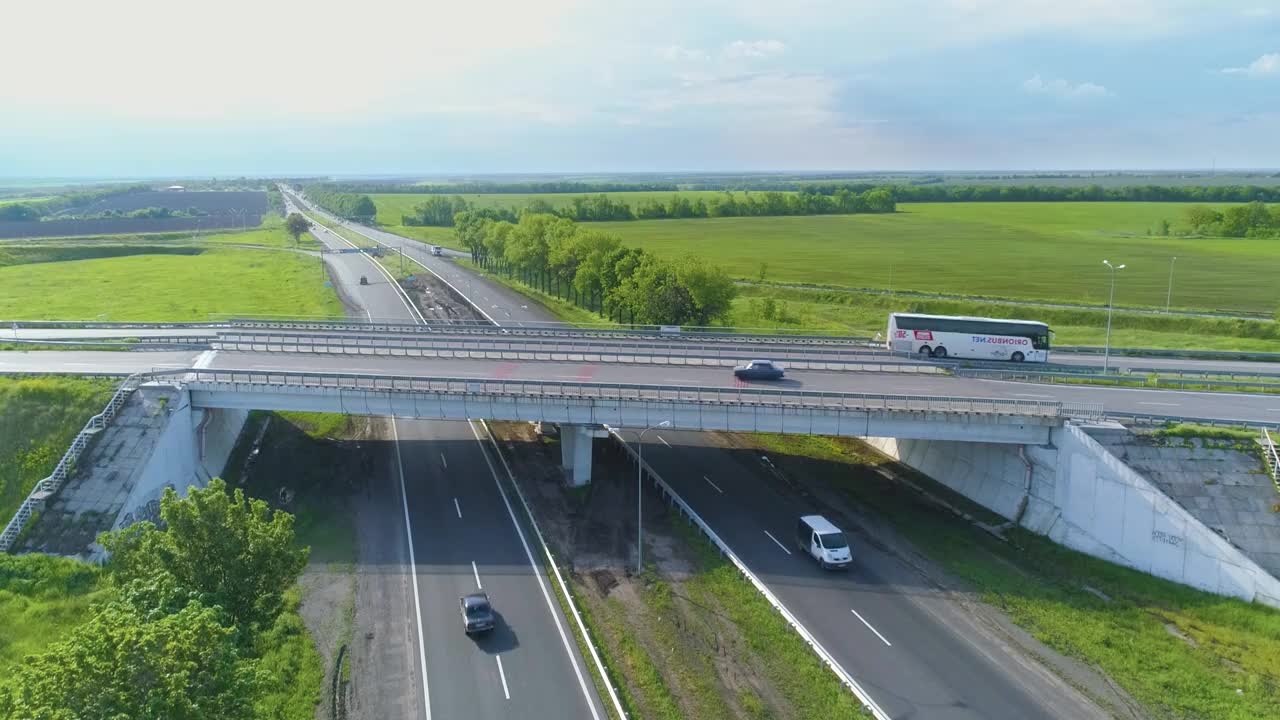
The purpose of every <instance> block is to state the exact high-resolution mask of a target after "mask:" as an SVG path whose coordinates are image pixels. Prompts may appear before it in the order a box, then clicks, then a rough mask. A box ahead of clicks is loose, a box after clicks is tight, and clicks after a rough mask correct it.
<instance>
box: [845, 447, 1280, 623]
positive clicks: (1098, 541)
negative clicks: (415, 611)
mask: <svg viewBox="0 0 1280 720" xmlns="http://www.w3.org/2000/svg"><path fill="white" fill-rule="evenodd" d="M869 442H871V444H872V445H873V446H875V447H876V448H878V449H880V450H881V451H882V452H884V453H885V454H887V455H889V456H891V457H894V458H897V459H898V460H900V461H902V462H903V463H904V464H906V465H909V466H911V467H913V468H915V469H917V470H920V471H921V472H923V473H925V474H926V475H929V476H930V477H932V478H934V479H935V480H937V481H939V482H941V483H943V484H944V485H946V486H948V487H950V488H952V489H954V490H956V491H957V492H960V493H962V494H964V495H965V496H966V497H969V498H971V499H972V500H974V501H975V502H978V503H979V504H981V505H983V506H984V507H987V508H988V509H990V510H992V511H994V512H996V513H999V514H1000V515H1002V516H1004V517H1006V518H1010V519H1012V518H1015V517H1017V516H1018V508H1019V506H1020V505H1021V504H1022V503H1023V498H1024V497H1025V498H1026V510H1025V512H1024V513H1023V515H1022V518H1021V523H1020V524H1021V525H1022V526H1023V527H1026V528H1027V529H1029V530H1031V531H1033V532H1036V533H1038V534H1041V535H1047V536H1048V537H1049V538H1050V539H1052V540H1054V541H1055V542H1057V543H1059V544H1061V545H1064V546H1066V547H1069V548H1072V549H1074V550H1078V551H1080V552H1083V553H1086V554H1089V555H1092V556H1094V557H1098V558H1102V559H1104V560H1108V561H1110V562H1114V563H1117V564H1119V565H1124V566H1126V567H1131V568H1134V569H1136V570H1141V571H1143V572H1147V573H1150V574H1152V575H1155V576H1157V577H1162V578H1165V579H1168V580H1173V581H1175V582H1179V583H1183V584H1185V585H1190V586H1192V587H1196V588H1199V589H1202V590H1207V591H1209V592H1214V593H1218V594H1221V595H1229V596H1233V597H1238V598H1242V599H1244V600H1257V601H1258V602H1261V603H1264V604H1267V605H1271V606H1274V607H1280V580H1277V579H1276V578H1274V577H1272V576H1271V575H1270V574H1268V573H1267V572H1266V571H1265V570H1263V569H1262V568H1261V567H1259V566H1258V565H1257V564H1256V563H1255V562H1253V561H1252V560H1250V559H1249V558H1248V557H1246V556H1245V555H1244V553H1242V552H1241V551H1240V550H1238V549H1237V548H1235V547H1233V546H1232V545H1231V544H1230V543H1228V542H1227V541H1226V540H1224V539H1223V538H1221V537H1220V536H1218V534H1217V533H1215V532H1213V531H1212V530H1210V529H1209V528H1208V527H1206V526H1205V525H1204V524H1203V523H1201V522H1200V521H1199V520H1197V519H1196V518H1194V517H1192V515H1191V514H1190V513H1188V512H1187V511H1186V510H1185V509H1184V508H1182V507H1181V506H1180V505H1178V504H1177V503H1175V502H1174V501H1173V500H1171V499H1169V498H1168V497H1167V496H1165V495H1164V493H1162V492H1161V491H1160V490H1159V488H1157V487H1156V486H1154V485H1153V484H1151V483H1150V482H1148V481H1147V479H1146V478H1144V477H1142V476H1141V475H1139V474H1138V473H1137V472H1135V471H1134V470H1133V469H1132V468H1130V467H1128V466H1126V465H1125V464H1124V463H1123V462H1122V461H1121V460H1120V459H1119V458H1117V457H1116V456H1114V455H1112V454H1111V453H1110V452H1108V451H1107V450H1106V448H1104V447H1103V446H1101V445H1100V444H1098V442H1097V441H1095V440H1094V439H1093V438H1091V437H1089V435H1088V434H1086V433H1085V432H1084V431H1083V430H1082V429H1081V428H1079V427H1077V426H1074V425H1067V426H1065V427H1063V428H1060V429H1055V430H1054V431H1053V433H1052V445H1051V446H1041V447H1028V448H1026V449H1025V456H1026V459H1027V460H1028V461H1030V464H1031V478H1030V480H1031V481H1030V483H1029V484H1028V483H1027V465H1026V464H1025V463H1024V462H1023V460H1022V458H1020V457H1019V455H1018V449H1017V447H1015V446H1008V445H997V444H989V443H964V442H939V441H929V440H895V439H892V438H872V439H869ZM1024 488H1025V489H1026V492H1025V493H1024Z"/></svg>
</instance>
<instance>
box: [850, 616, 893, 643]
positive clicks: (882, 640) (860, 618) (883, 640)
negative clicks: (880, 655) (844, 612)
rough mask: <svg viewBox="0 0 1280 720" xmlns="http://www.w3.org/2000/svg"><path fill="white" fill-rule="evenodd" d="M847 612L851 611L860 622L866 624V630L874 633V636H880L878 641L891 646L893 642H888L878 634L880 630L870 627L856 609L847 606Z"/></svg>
mask: <svg viewBox="0 0 1280 720" xmlns="http://www.w3.org/2000/svg"><path fill="white" fill-rule="evenodd" d="M849 612H851V613H853V614H854V616H855V617H857V618H858V619H859V620H861V621H862V624H863V625H866V626H867V629H868V630H870V631H871V632H873V633H875V634H876V637H878V638H880V642H882V643H884V644H885V645H888V646H889V647H893V643H891V642H889V641H888V640H885V639H884V636H883V635H881V634H880V631H879V630H877V629H875V628H873V627H871V623H869V622H867V619H866V618H864V617H862V616H861V615H859V614H858V611H857V610H854V609H853V608H849Z"/></svg>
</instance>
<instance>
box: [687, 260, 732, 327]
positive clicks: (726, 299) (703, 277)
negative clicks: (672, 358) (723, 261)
mask: <svg viewBox="0 0 1280 720" xmlns="http://www.w3.org/2000/svg"><path fill="white" fill-rule="evenodd" d="M676 277H677V279H678V280H679V282H680V284H681V285H682V286H683V287H684V288H685V290H686V291H687V292H688V294H689V297H690V298H691V299H692V300H693V315H692V317H691V318H690V319H691V320H693V321H694V322H695V324H697V325H709V324H711V321H712V320H717V319H720V318H723V317H725V316H727V315H728V314H729V310H730V309H731V308H732V307H733V299H734V298H735V297H737V295H738V288H737V286H736V285H734V284H733V280H732V279H731V278H730V277H729V275H728V273H726V272H725V271H724V268H722V267H719V266H717V265H708V264H707V263H705V262H702V261H701V260H699V259H698V258H695V257H687V258H685V259H684V262H682V263H681V264H680V265H679V267H678V269H677V272H676Z"/></svg>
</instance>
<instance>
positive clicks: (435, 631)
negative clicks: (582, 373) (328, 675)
mask: <svg viewBox="0 0 1280 720" xmlns="http://www.w3.org/2000/svg"><path fill="white" fill-rule="evenodd" d="M313 234H315V235H316V237H317V238H318V239H319V240H320V241H321V242H322V243H324V244H325V245H326V246H328V247H330V248H331V249H338V248H341V247H350V244H349V243H348V242H347V241H345V240H343V239H342V238H340V237H338V236H337V235H335V234H334V233H332V232H331V231H328V230H325V229H323V228H321V227H317V228H315V229H314V230H313ZM325 261H326V263H327V264H328V265H329V268H330V274H331V276H332V277H333V278H334V279H335V281H336V282H337V283H338V285H339V290H340V291H341V293H342V294H343V296H344V300H345V301H346V302H348V304H349V306H350V305H354V306H355V307H354V308H351V309H353V310H355V314H356V315H357V316H358V314H359V312H360V311H364V312H365V313H366V315H370V314H371V315H372V317H373V318H375V319H387V320H399V321H402V322H413V321H414V320H415V319H417V318H419V317H420V316H419V315H417V313H416V312H415V311H414V310H411V309H410V305H409V303H408V301H407V300H406V299H405V298H404V296H403V295H402V294H401V293H400V291H399V290H398V289H397V288H398V286H397V285H396V284H395V283H394V282H393V281H392V280H391V279H390V278H388V277H386V276H385V275H383V274H382V272H381V270H380V269H379V267H378V266H377V261H376V260H374V259H373V258H370V257H368V256H365V255H363V254H336V253H331V254H328V255H326V256H325ZM361 275H364V276H365V277H366V279H367V281H368V284H361V283H360V276H361ZM206 357H208V356H206ZM391 425H392V429H393V433H395V435H396V437H395V441H396V442H395V444H394V450H393V452H394V454H395V457H394V461H395V466H396V470H397V473H396V474H397V475H398V476H399V477H398V478H397V480H399V487H398V488H391V489H392V490H393V492H394V491H395V490H398V491H399V492H400V498H401V503H402V507H401V509H402V510H403V518H400V517H397V516H396V514H395V513H392V514H391V515H390V516H389V517H387V518H386V522H387V523H388V524H389V525H393V526H394V525H399V526H401V527H403V528H404V530H405V532H404V534H403V535H400V536H399V538H398V541H399V542H401V543H406V544H407V545H408V548H409V553H408V560H409V563H410V565H412V569H411V571H410V572H411V573H412V582H411V586H410V587H409V588H405V587H404V586H403V585H402V584H401V583H400V582H398V575H399V571H398V570H395V569H392V570H391V571H390V572H386V573H384V577H383V578H381V582H382V586H381V587H378V588H373V589H374V592H371V593H368V594H367V595H366V596H365V597H362V598H361V599H362V600H369V601H371V602H374V603H376V606H375V607H361V608H360V610H359V612H363V613H369V612H373V613H377V612H379V611H383V610H387V609H389V608H398V609H399V611H400V612H404V611H405V610H408V609H410V608H412V610H413V613H412V615H411V616H410V617H409V618H406V620H407V621H408V624H411V625H414V626H416V627H414V628H413V631H414V632H412V633H409V635H410V637H411V638H412V637H413V635H414V633H416V636H417V643H412V644H416V645H417V648H416V652H414V653H413V655H415V656H416V658H415V657H412V656H411V657H405V655H404V653H403V648H402V647H399V646H398V644H390V645H389V646H388V647H387V648H386V649H385V651H381V650H382V649H381V648H378V647H376V646H375V647H374V648H373V656H372V657H369V658H367V661H368V662H370V663H371V664H373V665H375V666H385V665H387V664H388V662H390V663H392V664H404V663H406V662H407V663H408V664H409V665H410V667H409V668H397V669H398V670H400V671H402V672H398V673H397V675H396V677H398V678H399V679H400V682H399V683H396V684H394V685H392V686H386V687H381V688H370V689H366V690H365V691H364V692H365V693H366V694H367V693H369V692H374V693H380V694H383V695H386V696H387V697H383V698H374V701H373V702H372V703H371V705H372V707H373V708H376V709H378V710H380V711H382V712H383V713H385V712H386V711H388V710H390V709H393V708H398V709H400V711H401V712H403V711H409V712H412V713H413V714H414V715H417V716H418V717H425V718H433V717H436V718H455V717H474V718H486V719H487V718H524V717H547V718H552V717H554V718H591V719H592V720H600V719H601V718H604V717H606V715H605V714H604V713H603V711H602V709H601V705H600V701H599V698H598V697H597V696H596V692H595V686H594V684H593V683H592V681H591V677H590V674H589V672H590V671H589V668H588V666H587V665H586V664H585V663H584V662H583V660H582V658H581V657H580V656H579V654H578V649H577V645H576V644H575V643H574V641H573V638H572V635H571V630H570V629H569V628H570V626H569V625H568V623H567V622H566V620H565V618H564V617H563V616H562V614H561V612H560V608H559V606H558V605H557V604H556V602H555V601H554V599H553V597H552V595H551V594H550V593H551V586H550V584H549V580H548V578H547V577H546V576H545V574H544V573H543V572H542V569H541V566H540V565H539V564H537V563H536V562H535V557H536V556H535V555H533V554H532V549H531V548H530V546H528V544H527V540H526V539H525V538H524V537H523V536H522V535H521V532H520V530H519V527H518V526H517V524H516V516H515V514H514V512H513V508H511V507H509V506H508V505H507V504H506V502H505V500H504V499H503V497H502V494H501V490H500V487H499V484H498V476H497V475H496V473H495V472H494V468H492V467H491V466H490V464H489V463H490V460H489V458H488V457H487V456H486V454H485V452H486V451H485V449H484V447H483V444H482V443H481V441H480V438H479V437H478V436H477V435H476V434H475V433H474V432H473V430H472V427H471V425H470V424H469V423H465V422H432V421H413V420H395V419H393V420H392V421H391ZM480 479H487V480H489V481H490V482H477V480H480ZM464 508H465V509H464ZM385 539H389V538H385ZM376 554H377V555H378V556H380V557H385V556H387V555H388V554H389V553H387V552H379V553H376ZM390 555H395V553H390ZM477 589H483V590H484V591H487V592H489V593H490V594H491V597H492V599H493V601H494V604H495V607H496V609H497V611H498V613H499V618H500V621H499V623H498V627H497V628H496V629H495V630H494V631H493V632H492V633H490V634H488V635H486V636H479V637H476V638H474V639H472V638H469V637H467V636H466V635H465V633H463V631H462V620H461V615H460V612H459V605H458V599H459V598H460V597H461V596H463V595H465V594H467V593H470V592H475V591H476V590H477ZM406 590H411V591H412V603H410V602H409V601H408V598H407V597H397V596H403V595H404V594H405V591H406ZM384 601H385V602H384ZM393 622H394V621H393ZM389 634H391V635H393V636H394V632H392V633H389ZM415 660H416V665H417V667H413V666H414V664H415ZM419 682H420V684H419ZM406 694H407V695H411V696H412V699H411V700H410V699H407V698H404V697H402V696H403V695H406Z"/></svg>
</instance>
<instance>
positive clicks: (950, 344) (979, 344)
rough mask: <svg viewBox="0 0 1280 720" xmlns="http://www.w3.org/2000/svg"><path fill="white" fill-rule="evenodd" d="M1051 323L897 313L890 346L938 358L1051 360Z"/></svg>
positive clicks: (892, 318)
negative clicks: (1049, 324)
mask: <svg viewBox="0 0 1280 720" xmlns="http://www.w3.org/2000/svg"><path fill="white" fill-rule="evenodd" d="M1049 336H1050V333H1049V326H1048V325H1045V324H1044V323H1039V322H1032V321H1030V320H993V319H991V318H979V317H952V316H948V315H917V314H915V313H893V314H892V315H890V316H889V336H888V347H889V349H890V350H894V351H898V352H910V353H918V354H920V355H925V356H928V357H935V358H947V357H956V358H973V359H976V360H1010V361H1013V362H1048V360H1049Z"/></svg>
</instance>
